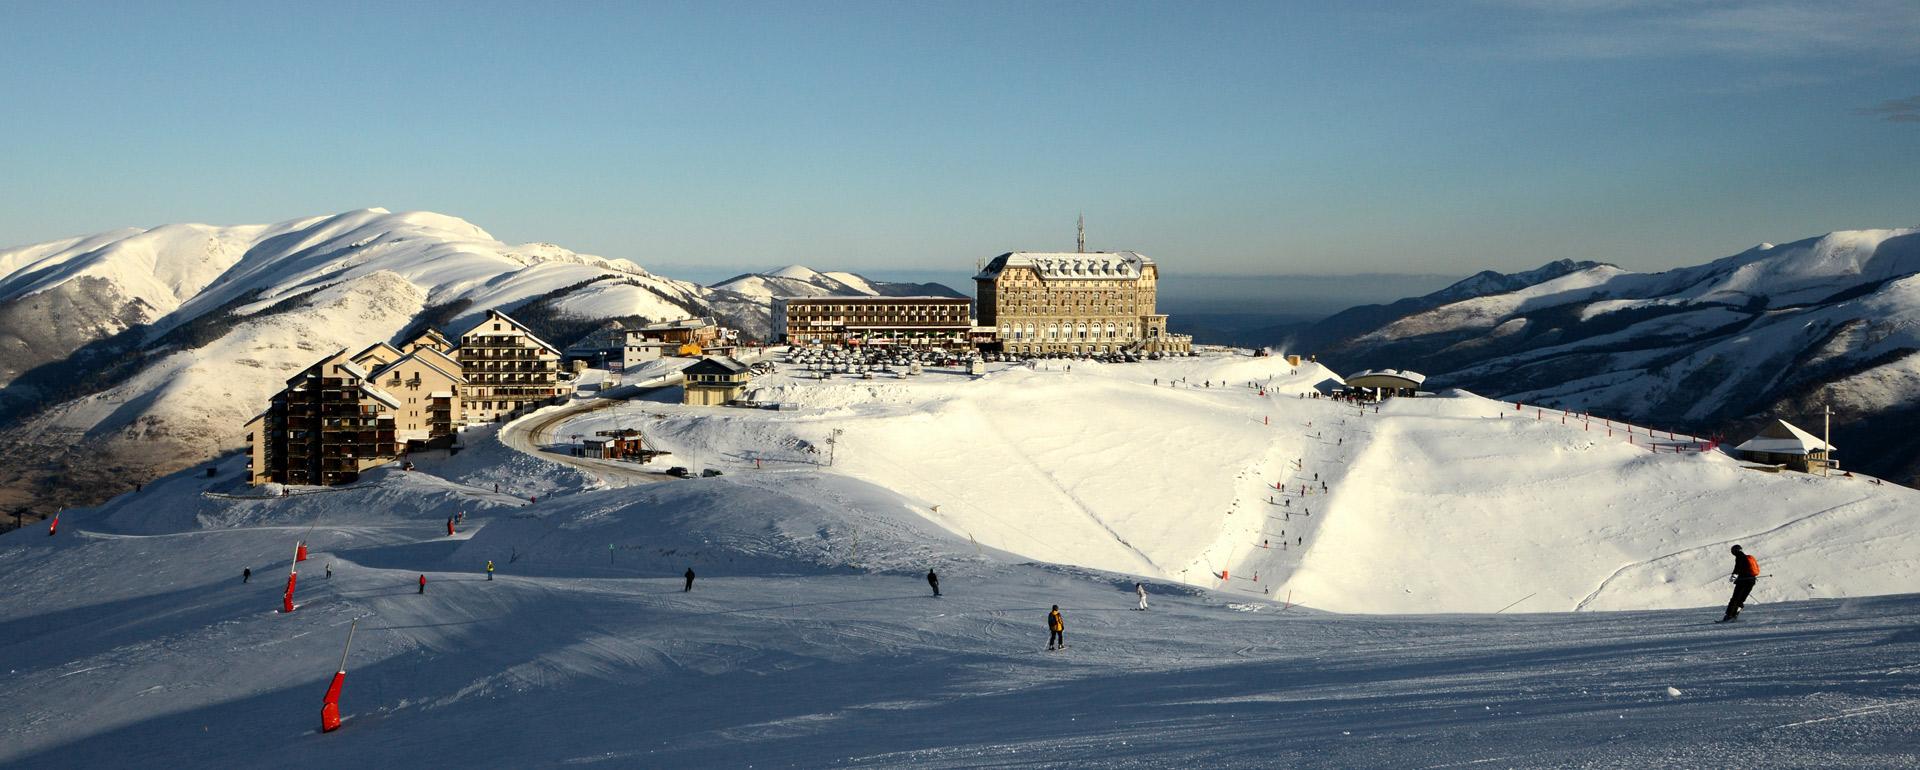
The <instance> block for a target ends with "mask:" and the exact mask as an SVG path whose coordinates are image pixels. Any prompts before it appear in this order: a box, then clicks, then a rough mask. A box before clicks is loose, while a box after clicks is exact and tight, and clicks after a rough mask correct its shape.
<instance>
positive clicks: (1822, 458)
mask: <svg viewBox="0 0 1920 770" xmlns="http://www.w3.org/2000/svg"><path fill="white" fill-rule="evenodd" d="M1733 451H1735V452H1738V453H1739V455H1740V459H1742V460H1746V461H1748V462H1755V463H1761V464H1763V465H1784V466H1786V467H1788V468H1791V469H1793V470H1796V471H1799V472H1801V473H1812V472H1813V469H1815V468H1824V467H1830V466H1829V463H1830V462H1831V460H1830V459H1829V458H1830V457H1831V455H1832V453H1833V452H1834V451H1835V450H1834V448H1833V445H1831V444H1828V443H1827V442H1825V441H1821V440H1820V439H1819V438H1816V437H1815V436H1814V435H1813V434H1811V433H1808V432H1806V431H1804V430H1801V429H1800V428H1799V427H1797V426H1795V425H1794V424H1793V423H1790V422H1787V421H1786V420H1774V421H1773V423H1772V424H1771V425H1768V426H1767V427H1766V428H1764V429H1762V430H1761V431H1760V434H1759V435H1757V436H1754V437H1753V438H1750V439H1747V441H1746V443H1743V444H1741V445H1739V446H1737V447H1734V448H1733Z"/></svg>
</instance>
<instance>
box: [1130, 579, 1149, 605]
mask: <svg viewBox="0 0 1920 770" xmlns="http://www.w3.org/2000/svg"><path fill="white" fill-rule="evenodd" d="M1133 592H1134V593H1136V594H1139V596H1140V607H1139V609H1142V610H1144V609H1146V608H1147V584H1146V583H1134V584H1133Z"/></svg>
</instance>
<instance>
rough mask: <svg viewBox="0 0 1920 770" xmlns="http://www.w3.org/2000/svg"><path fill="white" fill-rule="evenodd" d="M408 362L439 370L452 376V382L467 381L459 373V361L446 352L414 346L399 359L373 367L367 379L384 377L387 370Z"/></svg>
mask: <svg viewBox="0 0 1920 770" xmlns="http://www.w3.org/2000/svg"><path fill="white" fill-rule="evenodd" d="M436 359H437V360H436ZM409 362H411V363H415V364H419V365H421V366H424V367H427V368H428V369H432V370H434V371H436V372H439V373H440V374H442V375H445V376H447V377H450V378H452V379H453V381H454V382H459V383H465V382H466V381H467V378H466V377H465V376H464V375H462V374H460V362H458V361H455V360H453V359H452V358H448V357H447V354H445V353H442V352H440V351H438V350H434V349H433V348H414V351H413V352H412V353H408V354H406V355H404V356H401V357H400V359H399V360H397V361H394V362H393V363H390V364H387V365H386V366H382V367H380V368H379V369H375V370H374V371H373V374H372V376H370V377H368V378H367V379H368V380H369V381H378V380H379V379H380V378H382V377H385V376H386V375H387V372H390V371H393V370H394V369H397V368H399V367H400V366H401V365H403V364H406V363H409Z"/></svg>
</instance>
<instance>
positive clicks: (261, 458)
mask: <svg viewBox="0 0 1920 770" xmlns="http://www.w3.org/2000/svg"><path fill="white" fill-rule="evenodd" d="M362 352H365V351H362ZM352 359H353V356H349V355H348V354H347V351H346V350H345V349H342V350H340V351H339V352H337V353H335V354H333V355H331V356H328V357H326V358H325V359H322V360H321V361H320V362H319V363H316V364H314V365H312V366H309V367H307V368H306V369H304V370H302V371H301V372H300V373H299V374H296V375H294V376H293V377H290V378H288V379H287V381H286V387H285V388H284V389H283V390H281V391H280V392H279V393H277V394H275V395H274V397H273V399H272V400H271V401H270V402H269V404H268V407H267V410H266V411H264V412H262V413H260V414H259V415H258V416H256V417H254V418H253V419H252V420H250V421H248V422H247V425H246V430H247V443H248V452H249V464H248V470H249V472H250V473H251V475H252V479H253V482H254V483H256V484H261V483H266V482H269V481H275V482H280V483H284V484H312V485H322V484H345V483H347V482H350V481H353V480H355V479H357V478H359V477H360V474H361V473H362V472H363V471H365V470H366V469H368V468H371V467H374V466H376V465H380V464H382V463H386V462H391V461H392V460H393V459H394V457H395V456H396V455H398V454H399V440H398V436H397V433H396V430H395V420H394V415H395V412H396V411H397V410H399V409H400V407H401V401H400V400H399V399H397V398H395V397H394V396H393V395H392V394H389V393H387V392H385V391H383V390H381V389H380V388H379V387H377V386H375V385H374V384H373V382H372V379H371V374H372V373H371V372H368V371H367V370H366V369H365V368H364V367H362V366H361V365H360V364H356V363H354V362H353V360H352Z"/></svg>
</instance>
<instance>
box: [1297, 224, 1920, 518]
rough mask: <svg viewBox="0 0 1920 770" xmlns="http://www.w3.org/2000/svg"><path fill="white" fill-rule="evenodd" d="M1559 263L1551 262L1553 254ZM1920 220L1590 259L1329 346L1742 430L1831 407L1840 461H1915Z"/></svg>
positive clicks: (1445, 383) (1557, 397) (1602, 407)
mask: <svg viewBox="0 0 1920 770" xmlns="http://www.w3.org/2000/svg"><path fill="white" fill-rule="evenodd" d="M1550 267H1551V266H1550ZM1916 273H1920V230H1915V229H1902V230H1858V231H1842V232H1834V233H1829V234H1827V235H1824V236H1821V237H1818V238H1809V239H1807V240H1803V241H1797V242H1794V243H1788V244H1783V245H1773V244H1763V245H1760V246H1756V247H1754V248H1752V249H1749V250H1747V251H1744V252H1741V253H1739V254H1736V255H1733V256H1730V257H1726V258H1724V259H1719V260H1715V261H1713V262H1710V263H1707V264H1704V265H1697V266H1693V267H1686V268H1680V269H1676V270H1669V271H1665V272H1659V273H1636V272H1632V271H1628V270H1624V269H1622V268H1619V267H1615V266H1613V265H1604V264H1592V263H1586V264H1584V265H1580V266H1579V269H1576V270H1573V271H1571V272H1566V273H1564V274H1562V275H1559V276H1557V277H1554V278H1552V279H1550V280H1546V281H1542V282H1538V283H1533V284H1530V285H1527V286H1524V287H1522V288H1519V289H1517V290H1512V291H1503V292H1498V293H1492V294H1486V295H1483V296H1474V297H1471V298H1466V299H1462V300H1459V301H1453V302H1447V303H1444V304H1440V305H1437V306H1434V307H1431V308H1427V309H1424V310H1421V311H1419V312H1413V313H1408V314H1404V315H1402V316H1400V317H1398V318H1394V319H1392V320H1390V321H1387V322H1384V323H1381V324H1379V325H1378V326H1377V327H1376V328H1374V329H1372V330H1370V331H1367V332H1365V333H1361V334H1357V335H1354V336H1352V337H1351V338H1349V339H1348V340H1346V341H1345V342H1343V343H1340V344H1337V345H1334V346H1331V347H1330V348H1328V349H1325V350H1323V351H1322V353H1323V359H1324V360H1329V361H1333V362H1336V363H1338V364H1339V365H1341V366H1342V367H1344V368H1348V369H1359V368H1370V367H1378V366H1393V367H1397V368H1409V369H1415V370H1419V371H1422V372H1425V373H1427V374H1429V375H1430V376H1432V378H1433V379H1432V380H1430V383H1432V384H1433V385H1434V386H1435V387H1449V386H1458V387H1464V388H1467V389H1470V390H1474V391H1476V392H1482V393H1493V394H1500V395H1503V396H1505V397H1508V398H1512V399H1516V400H1524V401H1528V402H1536V403H1543V404H1548V405H1555V406H1563V407H1568V408H1574V409H1580V410H1589V411H1593V412H1597V413H1606V414H1613V415H1618V416H1624V417H1630V418H1633V419H1637V420H1642V421H1650V422H1655V423H1658V424H1661V425H1674V426H1677V427H1682V428H1689V429H1693V430H1697V431H1698V430H1723V431H1727V432H1729V433H1738V432H1740V431H1744V430H1747V429H1748V428H1749V427H1750V426H1751V425H1752V424H1753V423H1754V422H1755V421H1758V420H1761V419H1764V418H1768V417H1784V418H1786V419H1789V420H1796V421H1802V422H1805V421H1810V420H1811V421H1817V419H1818V418H1817V416H1816V415H1817V414H1818V411H1819V409H1818V404H1819V403H1820V402H1821V401H1824V400H1831V402H1832V403H1833V405H1834V408H1835V410H1836V413H1837V417H1836V420H1835V425H1836V430H1835V434H1834V435H1835V439H1834V443H1835V445H1837V446H1838V447H1840V450H1841V451H1840V454H1839V457H1840V459H1841V460H1842V462H1843V463H1844V464H1847V465H1851V466H1853V467H1857V468H1862V469H1866V470H1870V471H1874V472H1877V473H1881V474H1883V475H1889V476H1893V477H1896V478H1901V479H1903V480H1912V479H1914V478H1915V471H1916V469H1917V466H1920V437H1916V436H1915V435H1914V433H1913V431H1912V430H1911V428H1910V426H1911V425H1913V424H1914V420H1915V419H1916V418H1920V387H1916V386H1920V275H1916Z"/></svg>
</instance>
